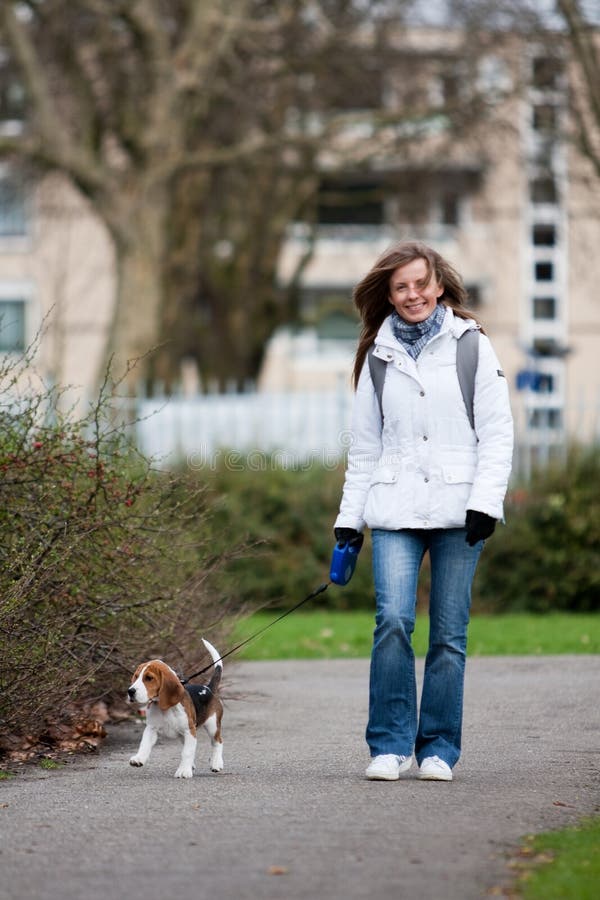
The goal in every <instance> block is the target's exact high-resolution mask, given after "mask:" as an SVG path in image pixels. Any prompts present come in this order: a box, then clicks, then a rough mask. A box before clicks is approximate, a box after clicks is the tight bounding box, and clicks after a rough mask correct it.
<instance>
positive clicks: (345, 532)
mask: <svg viewBox="0 0 600 900" xmlns="http://www.w3.org/2000/svg"><path fill="white" fill-rule="evenodd" d="M333 533H334V534H335V539H336V541H337V542H338V547H343V546H344V544H358V546H359V547H360V546H361V545H362V542H363V540H364V535H363V534H361V533H360V531H357V530H356V529H355V528H334V529H333Z"/></svg>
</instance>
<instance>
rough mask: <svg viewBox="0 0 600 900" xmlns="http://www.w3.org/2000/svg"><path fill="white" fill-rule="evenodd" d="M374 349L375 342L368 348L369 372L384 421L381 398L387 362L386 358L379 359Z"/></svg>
mask: <svg viewBox="0 0 600 900" xmlns="http://www.w3.org/2000/svg"><path fill="white" fill-rule="evenodd" d="M374 350H375V344H371V346H370V347H369V349H368V350H367V359H368V361H369V374H370V375H371V381H372V382H373V387H374V388H375V396H376V397H377V402H378V403H379V414H380V415H381V421H382V422H383V405H382V399H381V398H382V395H383V382H384V381H385V371H386V367H387V363H386V361H385V360H384V359H379V357H378V356H375V355H374Z"/></svg>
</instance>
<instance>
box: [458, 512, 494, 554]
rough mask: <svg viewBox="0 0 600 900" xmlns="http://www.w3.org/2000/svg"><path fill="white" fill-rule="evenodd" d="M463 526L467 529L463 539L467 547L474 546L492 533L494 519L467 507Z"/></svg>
mask: <svg viewBox="0 0 600 900" xmlns="http://www.w3.org/2000/svg"><path fill="white" fill-rule="evenodd" d="M465 527H466V529H467V534H466V536H465V541H466V542H467V544H468V545H469V547H474V546H475V544H477V543H479V541H485V539H486V538H489V537H490V536H491V535H492V534H493V533H494V528H495V527H496V520H495V519H493V518H492V517H491V516H488V515H487V514H486V513H482V512H479V511H478V510H476V509H468V510H467V521H466V522H465Z"/></svg>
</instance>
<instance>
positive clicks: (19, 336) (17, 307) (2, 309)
mask: <svg viewBox="0 0 600 900" xmlns="http://www.w3.org/2000/svg"><path fill="white" fill-rule="evenodd" d="M24 349H25V302H24V300H20V299H14V300H13V299H10V300H4V299H0V352H2V353H16V352H20V351H23V350H24Z"/></svg>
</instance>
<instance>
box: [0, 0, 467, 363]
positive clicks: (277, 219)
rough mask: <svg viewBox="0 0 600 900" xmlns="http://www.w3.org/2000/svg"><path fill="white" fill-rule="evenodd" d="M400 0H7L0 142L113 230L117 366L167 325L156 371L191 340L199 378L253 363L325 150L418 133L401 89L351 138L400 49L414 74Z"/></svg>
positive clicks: (279, 306) (362, 158)
mask: <svg viewBox="0 0 600 900" xmlns="http://www.w3.org/2000/svg"><path fill="white" fill-rule="evenodd" d="M406 5H407V4H406V3H405V2H401V3H395V4H389V3H387V2H385V0H382V2H371V3H368V4H367V3H362V2H358V0H290V2H289V3H285V4H282V3H280V2H277V0H3V2H2V4H1V6H0V42H1V43H2V44H3V46H4V48H5V49H6V50H7V52H8V55H9V60H8V61H9V64H10V65H11V66H12V67H13V68H14V70H15V71H16V72H17V73H18V77H19V79H20V81H21V84H22V85H23V87H24V91H25V124H24V128H23V130H22V132H21V133H19V134H13V135H6V134H5V135H4V136H1V137H0V153H1V154H4V155H10V154H13V155H15V156H16V157H18V158H20V159H25V160H27V161H28V162H29V163H32V164H33V165H35V166H36V167H37V168H38V170H40V171H46V170H53V169H55V170H59V171H61V172H63V173H65V174H66V175H67V176H68V177H69V178H70V179H71V180H72V181H73V182H74V184H75V185H76V186H77V187H78V188H79V190H80V191H82V192H83V194H84V195H85V196H86V197H87V198H88V199H89V200H90V202H91V204H92V206H93V208H94V210H95V212H96V213H97V215H98V216H99V217H100V218H101V220H102V221H103V222H104V223H105V225H106V227H107V229H108V230H109V232H110V235H111V237H112V240H113V243H114V247H115V256H116V264H117V284H118V296H117V301H116V304H115V311H114V316H113V320H112V324H111V327H110V331H109V335H108V338H107V346H106V356H107V357H109V356H113V357H114V358H115V364H116V365H117V366H118V367H119V369H120V370H122V369H123V367H124V366H125V364H126V360H127V359H129V358H131V357H139V356H143V355H144V354H146V353H147V351H148V349H149V348H151V347H153V346H155V345H156V344H158V343H160V341H161V339H162V337H163V336H164V335H166V336H167V337H168V338H170V339H172V341H173V343H172V345H169V347H167V348H165V350H163V352H162V354H160V355H159V356H158V357H157V363H156V367H157V371H158V373H159V374H162V375H165V374H166V375H167V376H168V375H169V374H172V371H173V365H174V361H175V362H176V361H177V359H178V357H180V356H181V355H185V354H190V353H191V354H194V355H197V356H199V357H200V363H201V368H202V369H203V370H204V371H205V373H208V374H211V373H212V374H218V375H220V376H221V377H225V376H226V375H228V374H230V375H231V374H233V375H236V376H238V377H242V376H244V375H252V374H254V373H255V372H256V369H257V366H258V363H259V361H260V353H261V348H262V346H263V344H264V341H265V338H266V337H267V336H268V334H269V333H270V331H271V330H272V328H273V327H274V325H275V324H277V322H278V321H281V319H282V318H285V317H286V316H289V307H286V301H285V298H284V299H282V296H281V293H280V292H279V291H278V290H277V286H276V284H275V272H276V266H277V259H278V255H279V250H280V247H281V243H282V240H283V238H284V235H285V228H286V225H287V223H288V222H289V221H290V220H292V219H294V218H295V217H297V216H298V215H299V213H300V211H301V210H302V209H303V208H306V206H307V204H310V201H311V198H313V199H314V196H315V192H316V188H317V186H318V175H317V172H318V168H319V164H321V163H322V161H323V156H324V151H327V154H328V156H329V158H330V164H331V160H332V159H333V160H334V161H335V163H334V164H336V165H340V164H344V163H345V164H347V163H348V160H351V161H352V165H353V167H354V168H360V167H361V166H364V165H366V164H367V163H368V160H369V159H373V158H374V157H376V156H381V155H382V153H385V151H386V149H387V150H393V152H395V153H396V154H397V153H398V152H399V148H401V147H402V148H404V150H406V148H407V147H408V146H409V145H410V144H411V142H412V143H413V144H414V143H415V141H416V142H417V143H418V145H419V147H421V145H422V132H421V131H420V130H419V127H417V126H416V125H415V123H416V122H421V121H424V120H425V118H426V110H425V109H424V108H420V109H418V110H417V107H416V106H415V101H414V98H413V97H411V96H410V92H409V93H408V94H407V95H406V96H403V97H401V98H399V99H398V102H397V103H396V105H395V107H394V108H393V109H392V108H389V107H388V108H387V109H386V108H381V109H379V110H377V111H375V110H371V111H370V113H369V115H370V123H371V129H372V132H371V138H370V139H368V138H364V137H363V138H361V139H360V140H349V139H348V133H349V132H348V125H349V123H352V122H353V121H356V119H357V115H356V108H357V107H360V106H361V103H362V97H363V96H364V94H365V89H366V88H372V86H373V84H375V83H376V82H377V80H379V79H381V77H382V73H385V71H386V68H387V66H388V64H391V63H392V62H393V64H394V65H398V61H399V59H400V58H401V57H402V56H404V59H405V70H406V72H408V73H410V77H411V78H414V62H415V60H416V59H417V57H418V52H416V51H415V48H410V47H409V48H407V49H405V48H404V40H403V32H402V31H401V30H400V31H399V27H398V26H399V24H400V23H401V21H402V15H403V12H404V8H405V6H406ZM408 5H409V6H410V5H411V4H408ZM390 10H391V11H390ZM455 54H456V48H455ZM430 56H431V54H430ZM452 59H453V57H452V54H449V55H448V60H447V62H448V65H450V66H452V65H453V62H452ZM471 100H472V98H471ZM421 105H422V104H421ZM417 106H418V104H417ZM425 106H429V107H430V106H431V104H430V101H427V103H426V104H425ZM467 108H469V109H470V110H471V112H472V113H478V114H480V113H481V109H480V107H478V106H477V104H476V103H473V102H471V101H469V104H466V103H465V102H464V100H461V103H460V111H459V110H458V109H456V110H454V112H453V114H452V119H451V123H454V125H460V127H461V128H464V127H465V124H466V123H467V121H468V119H469V115H466V114H465V110H466V109H467ZM403 116H407V117H408V118H409V119H410V120H411V122H412V127H411V128H410V129H409V130H408V131H406V130H405V131H402V129H399V128H398V127H397V126H398V122H399V120H400V119H401V118H402V117H403ZM448 134H449V136H450V134H451V129H450V130H449V131H448ZM438 144H439V142H438ZM404 150H403V151H402V152H404ZM438 152H441V153H444V152H445V150H444V149H443V148H440V147H439V145H438Z"/></svg>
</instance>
